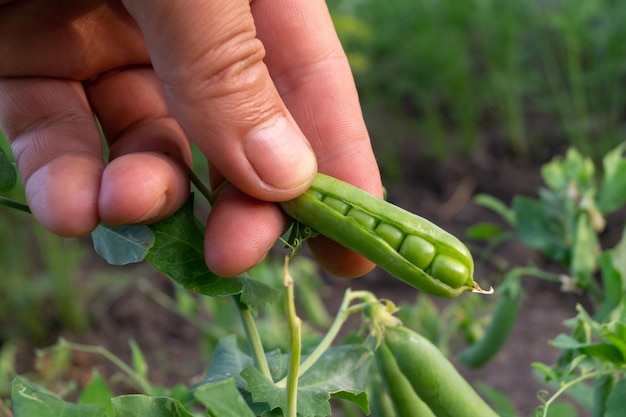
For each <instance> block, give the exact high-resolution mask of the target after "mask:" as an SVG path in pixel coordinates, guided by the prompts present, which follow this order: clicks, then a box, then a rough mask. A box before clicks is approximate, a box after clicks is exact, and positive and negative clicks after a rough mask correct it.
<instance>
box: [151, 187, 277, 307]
mask: <svg viewBox="0 0 626 417" xmlns="http://www.w3.org/2000/svg"><path fill="white" fill-rule="evenodd" d="M148 227H149V228H150V230H151V231H152V233H154V244H153V246H152V248H150V251H149V252H148V254H147V255H146V258H145V259H146V261H148V262H149V263H150V264H152V266H154V267H155V268H156V269H158V270H159V271H161V272H163V273H164V274H166V275H168V276H169V277H170V278H172V279H173V280H174V281H176V282H177V283H179V284H180V285H181V286H182V287H183V288H185V289H187V290H190V291H193V292H196V293H199V294H203V295H208V296H212V297H221V296H227V295H236V294H241V297H240V301H241V302H242V303H244V304H246V305H248V306H249V307H251V308H254V307H256V306H259V305H261V304H267V303H273V302H275V301H276V300H278V299H279V298H280V294H281V292H280V291H279V290H277V289H275V288H272V287H270V286H269V285H267V284H264V283H262V282H260V281H257V280H254V279H251V278H247V277H243V276H240V277H237V278H223V277H220V276H218V275H216V274H214V273H213V272H211V271H210V270H209V269H208V268H207V266H206V263H205V262H204V227H203V226H202V225H201V223H200V222H199V221H198V220H197V218H196V216H195V214H194V211H193V194H191V195H190V197H189V199H188V200H187V202H186V203H185V204H184V205H183V206H182V207H181V208H180V209H179V210H178V211H177V212H176V213H174V214H173V215H172V216H170V217H168V218H167V219H165V220H163V221H161V222H160V223H157V224H153V225H150V226H148Z"/></svg>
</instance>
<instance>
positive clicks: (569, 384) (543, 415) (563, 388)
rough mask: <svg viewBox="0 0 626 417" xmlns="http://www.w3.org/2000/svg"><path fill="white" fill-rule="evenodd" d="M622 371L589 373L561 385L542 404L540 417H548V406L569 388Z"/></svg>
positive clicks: (612, 370)
mask: <svg viewBox="0 0 626 417" xmlns="http://www.w3.org/2000/svg"><path fill="white" fill-rule="evenodd" d="M621 371H623V369H607V370H603V371H596V372H589V373H586V374H583V375H581V376H579V377H578V378H574V379H572V380H571V381H568V382H567V383H565V384H563V385H562V386H561V387H560V388H559V389H558V391H556V392H555V393H554V394H552V397H550V399H548V400H547V401H546V402H545V403H544V404H543V409H542V412H541V417H548V409H549V408H550V406H551V405H552V403H553V402H554V401H556V400H557V398H559V397H560V396H561V394H563V393H564V392H565V391H567V390H568V389H569V388H570V387H572V386H574V385H576V384H579V383H581V382H583V381H586V380H588V379H593V378H598V377H601V376H604V375H610V374H613V373H617V372H621Z"/></svg>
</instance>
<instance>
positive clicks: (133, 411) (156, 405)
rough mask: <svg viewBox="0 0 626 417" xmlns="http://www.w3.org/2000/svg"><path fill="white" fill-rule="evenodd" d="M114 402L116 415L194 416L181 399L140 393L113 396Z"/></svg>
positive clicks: (133, 416)
mask: <svg viewBox="0 0 626 417" xmlns="http://www.w3.org/2000/svg"><path fill="white" fill-rule="evenodd" d="M112 402H113V409H114V410H115V415H116V416H124V417H145V416H150V417H193V415H192V414H191V413H190V412H189V411H188V410H187V409H186V408H185V407H184V406H183V405H182V404H181V403H180V401H177V400H174V399H173V398H168V397H148V396H146V395H139V394H136V395H123V396H121V397H115V398H113V401H112ZM81 417H82V416H81Z"/></svg>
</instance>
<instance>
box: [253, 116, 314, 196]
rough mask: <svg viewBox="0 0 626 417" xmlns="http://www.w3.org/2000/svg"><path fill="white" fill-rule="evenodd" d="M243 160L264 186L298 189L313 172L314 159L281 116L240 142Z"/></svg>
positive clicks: (298, 134)
mask: <svg viewBox="0 0 626 417" xmlns="http://www.w3.org/2000/svg"><path fill="white" fill-rule="evenodd" d="M244 152H245V155H246V158H248V161H249V162H250V164H251V165H252V167H253V169H254V170H255V172H256V173H257V175H258V176H259V178H261V180H262V181H263V182H265V183H266V184H268V185H270V186H273V187H275V188H279V189H290V188H295V187H298V186H300V185H302V184H304V183H305V182H307V181H309V180H310V179H311V178H312V177H313V175H314V174H315V172H316V171H317V160H316V158H315V154H314V153H313V150H312V149H311V147H310V146H309V143H308V142H307V140H306V139H305V138H304V136H303V135H302V133H300V132H299V131H298V130H296V129H295V128H294V127H293V126H292V125H291V123H289V122H288V121H287V119H285V118H284V117H280V118H278V119H276V120H274V122H273V123H272V124H270V125H268V126H265V127H262V128H261V129H259V130H256V131H254V132H253V133H252V134H251V135H250V136H249V137H248V139H247V140H246V142H245V143H244Z"/></svg>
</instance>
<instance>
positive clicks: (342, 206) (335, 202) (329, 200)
mask: <svg viewBox="0 0 626 417" xmlns="http://www.w3.org/2000/svg"><path fill="white" fill-rule="evenodd" d="M324 204H326V205H327V206H328V207H331V208H332V209H333V210H336V211H337V212H338V213H341V214H346V213H347V212H348V210H350V205H349V204H348V203H346V202H345V201H341V200H340V199H338V198H333V197H330V196H325V197H324Z"/></svg>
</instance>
